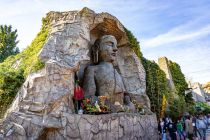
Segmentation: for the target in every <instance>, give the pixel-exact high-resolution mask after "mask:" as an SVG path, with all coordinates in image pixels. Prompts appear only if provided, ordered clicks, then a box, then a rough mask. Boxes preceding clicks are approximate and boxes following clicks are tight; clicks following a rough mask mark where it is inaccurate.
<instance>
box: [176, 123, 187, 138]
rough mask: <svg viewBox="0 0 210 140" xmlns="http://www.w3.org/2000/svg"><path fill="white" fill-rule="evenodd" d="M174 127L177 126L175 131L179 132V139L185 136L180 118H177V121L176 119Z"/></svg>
mask: <svg viewBox="0 0 210 140" xmlns="http://www.w3.org/2000/svg"><path fill="white" fill-rule="evenodd" d="M176 127H177V132H178V134H179V138H180V140H181V139H182V138H183V139H185V136H184V133H183V126H182V122H181V120H178V121H177V124H176Z"/></svg>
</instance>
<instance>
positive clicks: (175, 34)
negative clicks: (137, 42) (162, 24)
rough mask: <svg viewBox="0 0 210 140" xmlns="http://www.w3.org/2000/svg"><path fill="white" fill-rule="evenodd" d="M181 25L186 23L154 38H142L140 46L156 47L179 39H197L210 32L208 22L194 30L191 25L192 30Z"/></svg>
mask: <svg viewBox="0 0 210 140" xmlns="http://www.w3.org/2000/svg"><path fill="white" fill-rule="evenodd" d="M183 27H186V25H182V26H179V27H175V28H173V29H171V30H170V31H168V32H167V33H164V34H160V35H158V36H156V37H154V38H149V39H146V40H142V42H141V43H142V46H143V47H144V48H146V47H157V46H161V45H165V44H169V43H174V42H179V41H186V40H193V39H198V38H200V37H203V36H205V35H208V34H210V24H208V25H206V26H205V27H201V28H200V29H197V30H194V29H193V27H192V28H191V30H192V31H189V30H185V29H184V28H183Z"/></svg>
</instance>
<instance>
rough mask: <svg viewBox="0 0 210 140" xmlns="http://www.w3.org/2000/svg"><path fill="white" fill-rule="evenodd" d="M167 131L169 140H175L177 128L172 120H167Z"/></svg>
mask: <svg viewBox="0 0 210 140" xmlns="http://www.w3.org/2000/svg"><path fill="white" fill-rule="evenodd" d="M168 131H169V135H170V138H171V140H177V137H176V135H177V127H176V125H175V124H174V123H173V121H172V119H169V123H168Z"/></svg>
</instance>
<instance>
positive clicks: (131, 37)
mask: <svg viewBox="0 0 210 140" xmlns="http://www.w3.org/2000/svg"><path fill="white" fill-rule="evenodd" d="M124 30H125V32H126V35H127V37H128V40H129V43H130V44H129V46H130V47H131V49H132V50H133V51H134V52H135V54H136V55H137V56H138V57H139V58H140V60H142V58H143V55H142V52H141V50H140V45H139V42H138V41H137V39H136V38H135V37H134V35H133V34H132V33H131V31H129V30H128V29H126V28H125V27H124Z"/></svg>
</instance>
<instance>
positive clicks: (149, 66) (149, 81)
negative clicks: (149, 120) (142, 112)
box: [142, 58, 169, 118]
mask: <svg viewBox="0 0 210 140" xmlns="http://www.w3.org/2000/svg"><path fill="white" fill-rule="evenodd" d="M142 62H143V66H144V68H145V71H146V93H147V95H148V96H149V98H150V102H151V110H152V111H153V112H155V113H156V115H157V117H158V118H159V115H160V112H161V109H162V98H163V95H166V94H167V93H168V92H169V88H168V84H167V79H166V74H165V73H164V72H163V71H162V70H161V69H160V67H159V66H158V65H157V64H156V63H155V62H153V61H150V60H147V59H145V58H143V61H142Z"/></svg>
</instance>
